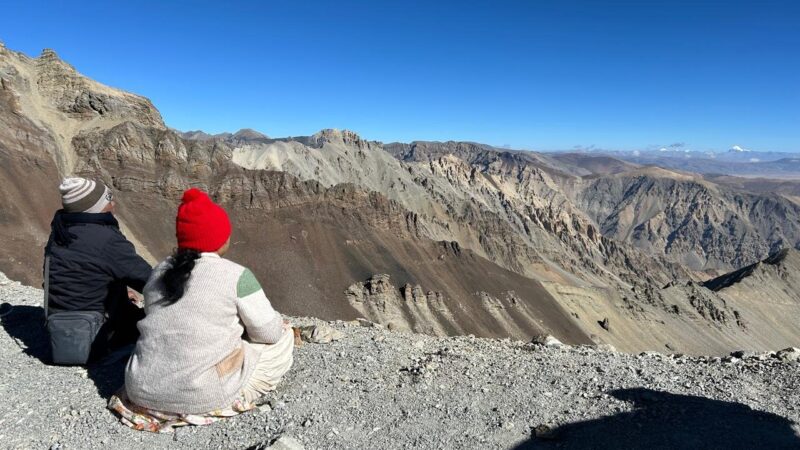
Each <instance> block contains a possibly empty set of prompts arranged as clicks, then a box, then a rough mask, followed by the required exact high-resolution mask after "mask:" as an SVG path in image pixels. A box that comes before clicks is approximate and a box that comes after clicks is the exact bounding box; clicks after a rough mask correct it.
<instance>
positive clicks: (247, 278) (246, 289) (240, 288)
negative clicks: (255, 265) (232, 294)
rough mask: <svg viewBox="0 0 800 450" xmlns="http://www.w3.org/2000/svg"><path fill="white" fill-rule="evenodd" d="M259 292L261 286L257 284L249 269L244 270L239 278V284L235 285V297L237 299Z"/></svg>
mask: <svg viewBox="0 0 800 450" xmlns="http://www.w3.org/2000/svg"><path fill="white" fill-rule="evenodd" d="M260 290H261V285H260V284H258V280H256V276H255V275H253V272H250V269H244V272H242V275H241V276H239V282H238V283H237V284H236V296H237V297H239V298H244V297H247V296H248V295H250V294H252V293H255V292H258V291H260Z"/></svg>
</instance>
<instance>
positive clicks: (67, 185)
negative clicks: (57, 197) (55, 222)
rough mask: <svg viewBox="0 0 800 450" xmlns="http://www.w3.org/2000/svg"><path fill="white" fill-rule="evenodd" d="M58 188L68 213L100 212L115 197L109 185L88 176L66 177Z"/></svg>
mask: <svg viewBox="0 0 800 450" xmlns="http://www.w3.org/2000/svg"><path fill="white" fill-rule="evenodd" d="M58 190H59V191H61V203H62V204H63V205H64V211H65V212H68V213H76V212H86V213H99V212H101V211H103V208H105V207H106V205H108V204H109V203H111V200H113V198H114V196H113V194H112V193H111V189H109V188H108V186H106V185H105V184H103V183H101V182H95V181H93V180H87V179H86V178H64V181H62V182H61V185H60V186H59V187H58Z"/></svg>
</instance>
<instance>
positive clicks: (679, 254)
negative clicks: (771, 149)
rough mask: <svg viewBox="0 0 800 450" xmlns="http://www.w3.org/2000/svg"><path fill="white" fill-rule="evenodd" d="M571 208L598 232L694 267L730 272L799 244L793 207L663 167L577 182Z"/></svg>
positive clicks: (799, 216) (799, 219)
mask: <svg viewBox="0 0 800 450" xmlns="http://www.w3.org/2000/svg"><path fill="white" fill-rule="evenodd" d="M575 199H576V202H577V204H578V206H579V207H580V208H581V209H582V210H584V211H586V212H587V213H588V214H589V215H590V216H591V217H592V218H593V219H594V220H595V221H596V222H597V223H598V225H599V227H600V230H601V231H602V233H603V234H604V235H606V236H608V237H612V238H614V239H616V240H621V241H626V242H630V243H631V244H633V245H634V246H636V247H637V248H640V249H643V250H644V251H645V252H647V253H649V254H655V255H664V256H665V257H667V258H669V259H670V260H672V261H676V262H679V263H681V264H683V265H685V266H687V267H689V268H691V269H694V270H730V269H733V268H736V267H741V266H744V265H747V264H751V263H753V262H754V261H758V260H759V259H761V258H764V257H765V256H767V255H769V254H771V253H774V252H776V251H778V250H780V249H781V248H784V247H796V246H798V245H800V206H798V205H797V204H796V203H794V202H792V201H790V200H788V199H786V198H784V197H782V196H779V195H776V194H769V193H763V194H756V193H750V192H745V191H733V190H731V189H727V188H725V187H723V186H720V185H715V184H713V183H710V182H708V181H705V180H703V179H702V178H700V177H699V176H691V175H682V174H676V173H674V172H669V171H665V170H662V169H654V168H648V169H640V170H633V171H629V172H623V173H619V174H615V175H612V176H604V177H600V178H592V179H587V180H584V181H583V182H582V183H580V184H579V186H578V188H577V193H576V195H575Z"/></svg>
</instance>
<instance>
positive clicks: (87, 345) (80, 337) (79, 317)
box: [44, 256, 106, 365]
mask: <svg viewBox="0 0 800 450" xmlns="http://www.w3.org/2000/svg"><path fill="white" fill-rule="evenodd" d="M49 284H50V256H45V260H44V317H45V324H46V328H47V332H48V334H49V335H50V349H51V352H52V358H53V363H55V364H63V365H82V364H86V362H87V361H88V360H89V354H90V353H91V350H92V343H93V342H94V339H95V337H97V333H98V332H99V331H100V327H102V326H103V323H105V320H106V317H105V314H103V313H102V312H100V311H62V312H57V313H53V314H48V303H49V291H50V289H49Z"/></svg>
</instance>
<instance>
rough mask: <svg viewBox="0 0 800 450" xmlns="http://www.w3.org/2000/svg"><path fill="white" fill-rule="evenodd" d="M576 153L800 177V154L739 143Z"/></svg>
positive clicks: (720, 172)
mask: <svg viewBox="0 0 800 450" xmlns="http://www.w3.org/2000/svg"><path fill="white" fill-rule="evenodd" d="M572 153H574V152H572ZM572 153H570V152H568V153H567V154H572ZM554 154H558V153H554ZM575 154H582V155H592V156H600V155H604V156H610V157H613V158H617V159H621V160H624V161H628V162H632V163H636V164H641V165H653V166H658V167H663V168H669V169H676V170H683V171H687V172H695V173H702V174H718V175H735V176H743V177H772V178H786V179H800V153H782V152H760V151H751V150H747V149H744V148H741V147H738V146H734V148H731V149H730V150H728V151H727V152H698V151H689V150H686V149H682V148H666V147H665V148H661V149H657V150H632V151H614V150H592V151H586V152H579V153H575Z"/></svg>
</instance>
